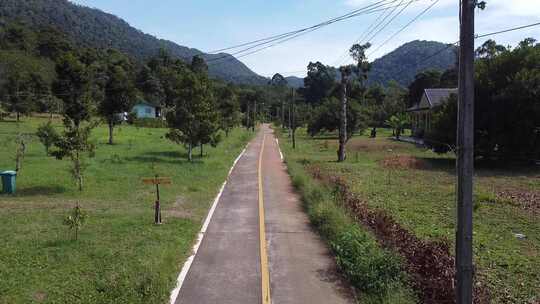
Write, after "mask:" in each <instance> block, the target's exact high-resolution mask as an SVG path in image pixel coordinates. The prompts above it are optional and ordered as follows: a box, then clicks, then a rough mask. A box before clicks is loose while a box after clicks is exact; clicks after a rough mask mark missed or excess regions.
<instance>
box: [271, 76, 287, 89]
mask: <svg viewBox="0 0 540 304" xmlns="http://www.w3.org/2000/svg"><path fill="white" fill-rule="evenodd" d="M270 85H272V86H275V87H285V86H287V79H285V77H283V75H281V74H279V73H276V74H274V76H272V80H270Z"/></svg>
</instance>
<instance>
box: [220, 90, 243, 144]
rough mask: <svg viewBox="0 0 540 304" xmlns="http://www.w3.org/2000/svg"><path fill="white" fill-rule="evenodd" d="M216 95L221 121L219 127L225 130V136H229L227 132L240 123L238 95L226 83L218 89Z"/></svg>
mask: <svg viewBox="0 0 540 304" xmlns="http://www.w3.org/2000/svg"><path fill="white" fill-rule="evenodd" d="M217 97H218V102H219V114H220V121H221V126H220V128H221V129H222V130H223V131H225V136H229V132H230V131H231V130H232V129H233V128H234V127H235V126H236V125H238V124H239V123H240V104H239V102H238V96H237V95H236V93H235V92H234V89H233V87H232V86H231V85H227V86H224V87H222V88H220V89H218V92H217Z"/></svg>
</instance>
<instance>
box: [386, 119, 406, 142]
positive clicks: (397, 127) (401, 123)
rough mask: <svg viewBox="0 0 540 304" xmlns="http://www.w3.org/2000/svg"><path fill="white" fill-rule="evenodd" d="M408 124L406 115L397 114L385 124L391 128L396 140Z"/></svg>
mask: <svg viewBox="0 0 540 304" xmlns="http://www.w3.org/2000/svg"><path fill="white" fill-rule="evenodd" d="M408 123H409V119H408V117H407V114H406V113H398V114H395V115H392V117H390V119H388V120H387V121H386V124H387V125H389V126H390V127H391V128H392V132H393V133H394V135H395V136H396V139H399V137H400V136H401V132H402V131H403V129H405V126H406V125H407V124H408Z"/></svg>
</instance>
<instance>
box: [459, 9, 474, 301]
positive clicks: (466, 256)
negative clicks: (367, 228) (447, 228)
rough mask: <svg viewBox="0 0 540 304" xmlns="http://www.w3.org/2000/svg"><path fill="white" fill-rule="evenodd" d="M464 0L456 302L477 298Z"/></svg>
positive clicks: (469, 29)
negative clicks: (474, 292)
mask: <svg viewBox="0 0 540 304" xmlns="http://www.w3.org/2000/svg"><path fill="white" fill-rule="evenodd" d="M475 3H476V1H475V0H461V7H460V47H459V102H458V117H457V120H458V127H457V165H456V170H457V188H456V191H457V195H456V196H457V230H456V281H457V282H456V283H457V285H456V303H458V304H471V303H472V301H473V251H472V241H473V240H472V238H473V174H474V150H473V149H474V9H475V6H476V4H475Z"/></svg>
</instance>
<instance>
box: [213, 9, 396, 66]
mask: <svg viewBox="0 0 540 304" xmlns="http://www.w3.org/2000/svg"><path fill="white" fill-rule="evenodd" d="M385 1H387V0H383V1H379V2H377V3H375V4H372V5H369V6H366V7H364V8H362V9H358V10H356V11H355V13H354V14H347V15H344V16H346V17H343V16H340V17H338V18H333V19H331V20H329V21H326V22H323V23H319V24H317V25H314V26H311V27H308V28H304V29H301V30H297V31H293V32H288V33H285V34H281V35H276V36H274V37H276V38H273V37H269V38H268V39H260V41H264V42H260V43H257V44H255V45H252V46H249V47H247V48H244V49H242V50H239V51H236V52H234V53H232V54H226V55H223V56H221V57H218V58H212V59H209V60H208V62H212V61H218V60H221V59H229V60H231V57H230V56H234V55H238V54H241V53H245V52H246V51H249V50H252V49H254V48H257V47H259V46H262V45H267V44H269V43H273V42H275V41H281V42H282V43H283V42H286V41H289V40H291V39H293V38H296V37H298V36H301V35H305V34H307V33H310V32H313V31H315V30H318V29H320V28H322V27H325V26H328V25H330V24H333V23H336V22H338V21H342V20H345V19H349V18H353V17H356V16H359V15H362V14H368V13H372V12H373V10H375V9H378V8H380V7H382V6H384V5H387V4H391V3H393V2H396V1H398V0H393V1H392V2H389V3H382V4H381V2H385ZM374 5H376V6H375V7H372V6H374ZM270 38H271V39H270ZM249 44H250V43H244V45H249ZM275 45H276V44H275V43H274V44H272V45H271V46H275ZM271 46H270V47H271ZM267 48H268V47H263V48H260V50H264V49H267ZM250 54H252V52H250ZM242 57H244V56H242Z"/></svg>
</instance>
